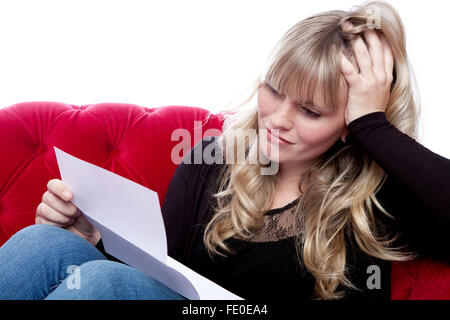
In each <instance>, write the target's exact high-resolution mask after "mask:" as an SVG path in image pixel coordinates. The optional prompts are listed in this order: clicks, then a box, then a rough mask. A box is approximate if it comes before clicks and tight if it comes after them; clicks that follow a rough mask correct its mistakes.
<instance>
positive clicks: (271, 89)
mask: <svg viewBox="0 0 450 320" xmlns="http://www.w3.org/2000/svg"><path fill="white" fill-rule="evenodd" d="M266 87H267V88H268V89H269V90H270V91H271V92H272V93H273V94H274V95H276V96H282V94H280V93H279V92H278V91H277V90H275V89H274V88H273V87H272V86H270V85H269V84H267V83H266Z"/></svg>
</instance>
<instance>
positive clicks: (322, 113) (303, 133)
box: [257, 84, 347, 166]
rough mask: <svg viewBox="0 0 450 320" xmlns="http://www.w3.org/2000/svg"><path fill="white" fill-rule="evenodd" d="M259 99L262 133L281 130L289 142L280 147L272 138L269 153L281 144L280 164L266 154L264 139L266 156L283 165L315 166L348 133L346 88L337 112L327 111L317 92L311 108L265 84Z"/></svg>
mask: <svg viewBox="0 0 450 320" xmlns="http://www.w3.org/2000/svg"><path fill="white" fill-rule="evenodd" d="M257 99H258V100H257V101H258V127H259V129H267V130H276V129H278V134H279V136H280V137H281V138H284V139H285V140H287V141H288V143H278V142H277V141H276V138H275V139H273V138H271V137H273V135H270V134H269V137H268V141H267V142H268V144H269V145H268V149H270V150H276V149H272V148H271V146H273V145H274V144H276V143H278V160H276V159H274V158H273V156H271V155H270V154H267V152H264V150H265V148H264V147H263V145H262V144H261V141H262V139H260V149H261V151H262V152H263V153H264V155H265V156H266V157H268V158H269V159H271V160H274V161H277V162H278V163H280V165H282V164H283V163H290V164H291V165H295V164H297V163H298V164H299V165H300V166H305V165H308V164H311V163H312V161H314V159H316V158H317V157H318V156H320V155H322V154H323V153H324V152H326V151H327V150H328V149H329V148H331V146H333V145H334V143H336V141H337V140H338V139H340V138H341V136H343V134H344V133H346V132H347V131H346V126H345V120H344V111H345V105H346V100H347V91H345V90H344V89H343V87H342V86H341V89H340V92H339V99H338V100H339V101H338V108H337V110H333V109H330V108H328V109H327V108H326V106H325V105H324V103H323V101H322V99H321V96H320V91H319V90H316V92H315V94H314V101H313V102H312V103H313V105H311V104H310V103H309V104H304V103H303V104H302V103H300V102H299V101H294V100H293V99H291V98H290V97H287V96H284V95H282V94H280V93H277V92H275V91H273V89H272V88H271V87H269V86H268V85H266V84H262V85H261V86H260V88H259V91H258V98H257ZM269 153H271V151H269Z"/></svg>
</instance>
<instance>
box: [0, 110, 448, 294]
mask: <svg viewBox="0 0 450 320" xmlns="http://www.w3.org/2000/svg"><path fill="white" fill-rule="evenodd" d="M207 115H208V110H205V109H202V108H197V107H187V106H164V107H157V108H144V107H141V106H137V105H132V104H118V103H99V104H93V105H85V106H75V105H70V104H64V103H58V102H27V103H18V104H15V105H12V106H9V107H6V108H3V109H0V150H1V151H0V245H2V244H3V243H4V242H5V241H7V240H8V239H9V237H11V236H12V235H13V234H14V233H16V232H17V231H19V230H20V229H22V228H24V227H26V226H28V225H31V224H34V218H35V210H36V207H37V205H38V204H39V203H40V202H41V197H42V194H43V193H44V192H45V191H46V185H47V182H48V181H49V180H50V179H53V178H60V174H59V170H58V167H57V163H56V158H55V153H54V150H53V146H57V147H59V148H61V149H62V150H64V151H67V152H69V153H71V154H73V155H75V156H77V157H79V158H82V159H83V160H86V161H89V162H92V163H94V164H96V165H98V166H101V167H103V168H105V169H107V170H110V171H113V172H115V173H117V174H119V175H121V176H123V177H126V178H128V179H131V180H133V181H135V182H137V183H139V184H142V185H144V186H146V187H148V188H150V189H152V190H155V191H157V192H158V195H159V200H160V203H161V204H162V202H163V200H164V197H165V194H166V191H167V188H168V186H169V183H170V180H171V177H172V174H173V173H174V171H175V169H176V167H177V164H175V163H173V162H172V161H171V150H172V148H173V147H174V146H175V145H177V144H178V143H179V141H178V139H177V140H176V141H171V134H172V132H173V131H174V130H175V129H178V128H184V129H186V130H187V131H186V132H189V133H190V136H191V137H192V142H191V147H192V146H193V145H194V144H195V143H197V142H198V141H199V140H200V139H202V138H203V137H204V136H203V135H204V134H205V133H206V135H205V136H211V135H218V134H220V131H217V130H220V129H221V127H222V121H223V118H222V117H221V114H220V113H219V114H216V115H214V116H213V117H211V118H210V119H209V120H208V121H207V122H204V120H205V119H206V116H207ZM194 121H202V122H201V123H200V122H196V123H195V122H194ZM200 124H203V127H202V128H201V129H200V127H199V125H200ZM208 129H216V132H219V133H218V134H214V133H213V134H211V131H210V133H209V134H208V133H207V132H206V131H207V130H208ZM199 132H200V133H199ZM0 263H1V262H0ZM391 284H392V294H391V298H392V299H395V300H397V299H450V266H449V265H448V264H445V263H442V262H439V261H432V260H429V259H419V260H416V261H410V262H404V263H393V264H392V279H391Z"/></svg>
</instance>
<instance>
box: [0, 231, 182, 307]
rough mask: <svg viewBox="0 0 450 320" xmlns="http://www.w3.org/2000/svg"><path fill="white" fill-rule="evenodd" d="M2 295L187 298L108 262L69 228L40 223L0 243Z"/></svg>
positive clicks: (138, 272)
mask: <svg viewBox="0 0 450 320" xmlns="http://www.w3.org/2000/svg"><path fill="white" fill-rule="evenodd" d="M0 299H2V300H5V299H17V300H37V299H48V300H55V299H56V300H65V299H78V300H80V299H81V300H91V299H95V300H97V299H102V300H103V299H107V300H112V299H120V300H128V299H133V300H140V299H149V300H185V299H186V298H185V297H183V296H181V295H180V294H178V293H177V292H175V291H173V290H171V289H170V288H168V287H167V286H166V285H164V284H162V283H161V282H159V281H158V280H156V279H154V278H152V277H151V276H149V275H147V274H145V273H143V272H141V271H139V270H136V269H134V268H131V267H130V266H127V265H125V264H122V263H119V262H113V261H110V260H108V259H107V258H106V257H105V256H104V255H103V254H102V253H101V252H100V251H98V250H97V249H96V248H95V247H94V246H93V245H91V244H90V243H89V242H87V241H86V240H84V239H82V238H81V237H79V236H77V235H75V234H73V233H72V232H70V231H67V230H64V229H62V228H59V227H55V226H51V225H44V224H38V225H32V226H29V227H26V228H24V229H22V230H20V231H19V232H17V233H16V234H15V235H13V236H12V237H11V238H10V239H9V240H8V241H7V242H6V243H5V244H4V245H3V246H1V247H0Z"/></svg>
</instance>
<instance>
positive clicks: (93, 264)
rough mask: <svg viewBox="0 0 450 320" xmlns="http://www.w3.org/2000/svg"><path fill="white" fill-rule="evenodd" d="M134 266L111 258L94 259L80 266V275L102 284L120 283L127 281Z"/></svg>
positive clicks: (87, 279)
mask: <svg viewBox="0 0 450 320" xmlns="http://www.w3.org/2000/svg"><path fill="white" fill-rule="evenodd" d="M133 270H135V269H133V268H131V267H129V266H127V265H125V264H122V263H119V262H114V261H110V260H92V261H88V262H85V263H83V264H82V265H81V266H80V276H81V277H82V278H84V280H86V281H90V282H93V281H95V282H97V283H102V284H111V285H113V284H118V283H120V282H126V278H127V277H128V276H129V274H130V272H132V271H133Z"/></svg>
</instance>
